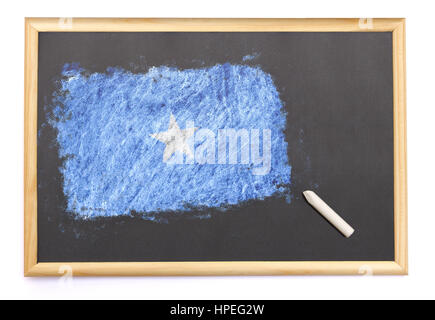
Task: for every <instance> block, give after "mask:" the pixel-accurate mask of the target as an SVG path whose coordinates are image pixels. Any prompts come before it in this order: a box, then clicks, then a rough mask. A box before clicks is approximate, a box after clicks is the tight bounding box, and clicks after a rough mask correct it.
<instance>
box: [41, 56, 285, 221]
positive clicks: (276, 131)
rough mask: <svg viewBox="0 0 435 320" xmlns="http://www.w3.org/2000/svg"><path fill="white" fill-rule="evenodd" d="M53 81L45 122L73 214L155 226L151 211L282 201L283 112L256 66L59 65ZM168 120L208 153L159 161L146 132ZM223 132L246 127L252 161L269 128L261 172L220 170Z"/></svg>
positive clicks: (249, 167)
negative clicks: (135, 68)
mask: <svg viewBox="0 0 435 320" xmlns="http://www.w3.org/2000/svg"><path fill="white" fill-rule="evenodd" d="M62 76H63V78H62V80H61V84H60V89H59V90H58V91H57V92H55V94H54V99H53V104H52V105H51V110H52V112H51V113H50V116H49V118H48V119H47V122H48V123H49V124H50V125H51V126H53V127H54V128H56V129H57V142H58V145H59V156H60V157H61V158H63V159H64V161H63V166H62V167H61V168H60V171H61V173H62V175H63V178H64V184H63V192H64V194H65V196H66V199H67V211H68V212H71V213H74V214H75V215H76V216H77V217H79V218H80V217H81V218H92V217H97V216H116V215H128V214H132V213H133V212H136V213H141V214H142V215H143V217H144V218H145V219H151V220H157V221H158V219H157V218H156V216H158V213H160V212H165V214H168V213H169V214H173V215H182V214H183V213H185V212H189V211H192V210H194V209H201V210H204V209H205V210H206V209H207V208H219V209H221V211H222V212H224V211H225V208H228V207H231V206H234V205H243V203H244V202H246V201H248V200H262V199H265V198H267V197H271V196H277V197H283V198H284V199H287V201H290V183H291V180H290V174H291V166H290V164H289V162H288V156H287V142H286V141H285V136H284V129H285V127H286V114H285V112H284V110H283V106H282V103H281V101H280V99H279V94H278V92H277V89H276V88H275V85H274V83H273V80H272V78H271V76H270V75H268V74H267V73H265V72H263V71H262V70H261V68H260V67H250V66H245V65H230V64H223V65H215V66H213V67H209V68H204V69H189V70H178V69H176V68H169V67H165V66H162V67H153V68H151V69H150V70H149V71H148V72H147V73H146V74H133V73H130V72H127V71H125V70H123V69H116V68H109V69H107V71H106V72H105V73H91V74H89V73H86V72H85V70H83V69H81V68H80V66H79V65H78V64H66V65H65V66H64V68H63V71H62ZM171 114H172V115H173V116H174V117H175V119H176V122H177V124H178V125H179V126H180V128H181V129H185V128H186V127H187V126H188V123H194V126H195V128H196V129H203V130H200V131H201V132H202V133H201V134H199V135H198V136H197V137H192V139H193V140H192V141H191V146H192V147H193V148H195V149H198V150H201V151H203V150H209V151H210V152H209V154H202V153H201V154H202V156H201V154H200V155H198V157H199V159H197V160H194V161H191V160H185V162H184V163H183V164H176V163H175V164H174V163H166V162H164V161H163V152H164V150H165V144H164V143H162V142H161V141H159V140H157V139H154V138H153V137H152V136H151V135H152V134H154V133H158V132H164V131H167V130H168V125H169V119H170V116H171ZM224 129H235V130H240V129H246V131H243V132H245V133H246V132H248V134H249V135H250V138H251V139H253V137H256V138H259V140H258V142H257V145H258V147H259V153H260V154H261V152H262V140H261V138H262V137H261V136H262V132H264V131H263V130H265V129H266V130H270V139H271V164H270V170H268V171H267V173H266V174H257V175H256V174H253V172H252V171H253V168H255V166H256V165H257V164H254V163H253V161H252V155H251V157H250V158H249V159H248V161H247V160H246V159H243V161H241V159H240V158H241V157H240V154H239V157H238V163H236V164H234V159H233V160H232V161H231V164H230V161H229V160H228V161H226V163H225V164H222V163H220V162H221V161H218V160H219V159H218V151H219V150H218V142H217V141H218V139H217V136H218V132H219V130H224ZM197 132H198V131H197ZM214 136H215V137H216V141H215V142H213V140H212V139H210V137H214ZM206 138H207V139H206ZM214 148H216V149H215V152H212V151H211V150H212V149H214ZM198 150H197V151H198ZM251 151H252V150H251ZM197 153H198V152H197ZM251 153H252V152H251ZM182 156H183V155H182ZM257 156H258V155H257ZM227 159H228V157H227ZM207 160H208V161H207ZM213 160H214V161H213Z"/></svg>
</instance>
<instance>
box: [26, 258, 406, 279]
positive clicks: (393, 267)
mask: <svg viewBox="0 0 435 320" xmlns="http://www.w3.org/2000/svg"><path fill="white" fill-rule="evenodd" d="M62 270H71V271H72V276H209V275H351V274H360V275H388V274H390V275H400V274H403V272H404V270H403V268H402V267H401V266H399V265H398V264H397V263H396V262H394V261H381V262H379V261H375V262H374V261H329V262H321V261H303V262H280V261H271V262H263V261H254V262H244V261H241V262H240V261H237V262H234V261H231V262H228V261H223V262H128V263H124V262H91V263H38V264H37V265H35V266H34V267H33V268H31V269H30V270H29V271H28V273H27V274H26V275H27V276H53V275H58V276H59V275H62V272H61V271H62Z"/></svg>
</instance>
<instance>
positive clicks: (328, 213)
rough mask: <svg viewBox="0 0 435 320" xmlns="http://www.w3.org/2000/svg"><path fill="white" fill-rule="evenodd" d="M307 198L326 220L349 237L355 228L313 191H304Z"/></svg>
mask: <svg viewBox="0 0 435 320" xmlns="http://www.w3.org/2000/svg"><path fill="white" fill-rule="evenodd" d="M303 195H304V197H305V199H307V201H308V203H309V204H310V205H312V206H313V207H314V209H316V210H317V211H318V212H319V213H320V214H321V215H322V216H323V217H325V219H326V220H328V221H329V222H330V223H331V224H332V225H333V226H334V227H336V228H337V229H338V230H339V231H340V232H341V233H342V234H343V235H344V236H345V237H346V238H349V237H350V236H351V235H352V234H353V233H354V231H355V230H354V229H353V228H352V227H351V226H350V225H349V224H348V223H347V222H346V221H344V220H343V218H342V217H340V216H339V215H338V214H337V213H336V212H335V211H334V210H332V209H331V208H330V207H329V206H328V205H327V204H326V203H325V202H324V201H323V200H322V199H320V197H319V196H318V195H317V194H315V193H314V192H313V191H310V190H307V191H304V192H303Z"/></svg>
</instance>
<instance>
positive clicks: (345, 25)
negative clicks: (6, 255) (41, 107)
mask: <svg viewBox="0 0 435 320" xmlns="http://www.w3.org/2000/svg"><path fill="white" fill-rule="evenodd" d="M46 31H63V32H75V31H94V32H103V31H118V32H129V31H147V32H153V31H154V32H156V31H194V32H205V31H228V32H230V31H234V32H237V31H244V32H249V31H256V32H259V31H262V32H271V31H286V32H292V31H293V32H295V31H299V32H308V31H310V32H331V31H332V32H340V31H346V32H361V31H363V32H380V31H389V32H392V36H393V52H392V54H393V77H394V234H395V239H394V243H395V261H325V262H322V261H304V262H292V261H274V262H263V261H252V262H237V261H232V262H118V263H111V262H110V263H108V262H99V263H68V262H64V263H38V261H37V164H36V161H37V93H38V91H37V88H38V81H37V80H38V33H39V32H46ZM24 70H25V71H24V72H25V77H24V275H25V276H55V275H58V276H59V275H61V274H60V271H59V270H61V267H63V266H65V265H67V266H69V267H70V268H71V269H70V270H72V274H73V275H74V276H109V275H117V276H139V275H155V276H162V275H286V274H306V275H311V274H317V275H320V274H328V275H330V274H375V275H376V274H391V275H393V274H394V275H403V274H407V272H408V252H407V251H408V247H407V246H408V244H407V242H408V239H407V237H408V235H407V180H406V179H407V171H406V170H407V169H406V83H405V19H115V18H96V19H93V18H78V19H75V18H74V19H71V18H70V19H57V18H26V20H25V68H24ZM62 274H63V272H62Z"/></svg>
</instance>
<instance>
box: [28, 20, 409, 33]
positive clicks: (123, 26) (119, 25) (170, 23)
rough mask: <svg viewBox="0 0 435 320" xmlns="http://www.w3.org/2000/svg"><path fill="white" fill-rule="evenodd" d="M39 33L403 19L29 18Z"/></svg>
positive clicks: (269, 28) (350, 25) (307, 26)
mask: <svg viewBox="0 0 435 320" xmlns="http://www.w3.org/2000/svg"><path fill="white" fill-rule="evenodd" d="M28 21H29V22H30V23H31V24H32V26H33V27H34V28H35V29H37V30H38V31H63V32H75V31H82V32H84V31H92V32H109V31H116V32H131V31H147V32H153V31H155V32H159V31H160V32H161V31H175V32H180V31H195V32H218V31H222V32H241V31H245V32H273V31H278V32H279V31H300V32H334V31H337V32H343V31H352V32H367V31H368V32H379V31H393V30H394V29H395V28H396V27H397V26H398V25H399V24H400V23H401V21H402V20H401V19H373V26H372V28H364V27H363V28H362V27H361V24H360V19H198V18H195V19H164V18H160V19H141V18H131V19H119V18H98V19H93V18H72V21H71V22H72V23H71V25H69V24H68V23H65V22H69V20H65V19H59V18H28Z"/></svg>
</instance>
